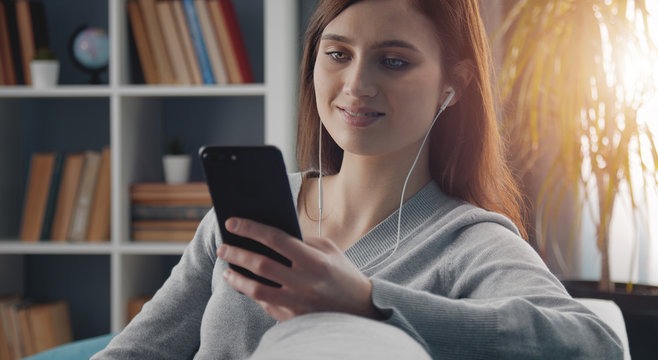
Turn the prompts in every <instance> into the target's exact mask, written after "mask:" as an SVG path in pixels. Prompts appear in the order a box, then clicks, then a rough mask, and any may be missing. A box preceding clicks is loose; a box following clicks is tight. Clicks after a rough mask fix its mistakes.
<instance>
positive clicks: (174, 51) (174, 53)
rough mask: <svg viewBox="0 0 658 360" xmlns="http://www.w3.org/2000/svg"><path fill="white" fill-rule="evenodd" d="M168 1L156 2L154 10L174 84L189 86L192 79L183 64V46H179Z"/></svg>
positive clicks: (158, 0)
mask: <svg viewBox="0 0 658 360" xmlns="http://www.w3.org/2000/svg"><path fill="white" fill-rule="evenodd" d="M169 3H170V1H168V0H157V1H156V3H155V8H156V10H157V12H158V19H159V20H160V25H161V28H162V33H163V35H164V39H165V48H166V49H167V54H169V59H170V60H171V64H172V68H173V70H174V79H175V83H176V84H182V85H190V84H191V83H192V79H191V77H190V75H189V74H188V72H187V65H186V64H185V55H184V52H183V45H182V44H181V40H180V35H179V34H178V31H177V27H176V22H175V20H174V14H173V12H172V9H171V6H170V4H169Z"/></svg>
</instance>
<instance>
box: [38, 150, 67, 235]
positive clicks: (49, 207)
mask: <svg viewBox="0 0 658 360" xmlns="http://www.w3.org/2000/svg"><path fill="white" fill-rule="evenodd" d="M63 158H64V157H63V156H62V154H61V153H55V160H54V165H53V174H52V177H51V180H50V189H49V191H48V200H47V201H46V210H45V212H44V214H43V226H42V228H41V240H42V241H43V240H50V234H51V232H52V229H53V218H54V217H55V206H56V205H57V195H58V194H59V186H60V181H61V178H62V164H63V162H64V160H63Z"/></svg>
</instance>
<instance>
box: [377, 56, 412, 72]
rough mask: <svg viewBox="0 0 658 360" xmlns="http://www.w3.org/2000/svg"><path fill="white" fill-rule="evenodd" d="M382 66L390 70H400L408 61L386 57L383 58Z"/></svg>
mask: <svg viewBox="0 0 658 360" xmlns="http://www.w3.org/2000/svg"><path fill="white" fill-rule="evenodd" d="M383 64H384V66H386V67H387V68H389V69H392V70H400V69H403V68H404V67H405V66H407V65H408V64H409V63H408V62H406V61H404V60H402V59H397V58H386V59H384V60H383Z"/></svg>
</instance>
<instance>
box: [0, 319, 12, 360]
mask: <svg viewBox="0 0 658 360" xmlns="http://www.w3.org/2000/svg"><path fill="white" fill-rule="evenodd" d="M0 321H2V314H0ZM11 357H12V354H11V353H10V352H9V341H8V340H7V335H5V329H4V327H3V326H2V322H0V359H10V358H11Z"/></svg>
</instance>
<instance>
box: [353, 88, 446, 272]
mask: <svg viewBox="0 0 658 360" xmlns="http://www.w3.org/2000/svg"><path fill="white" fill-rule="evenodd" d="M451 90H452V89H451ZM454 95H455V92H454V90H452V91H451V92H450V94H449V95H448V97H447V98H446V101H445V102H444V103H443V105H441V108H440V109H439V111H438V112H437V113H436V115H435V116H434V120H432V124H431V125H430V127H429V129H427V132H426V133H425V137H424V138H423V142H422V143H421V144H420V148H419V149H418V153H416V158H415V159H414V162H413V164H411V168H410V169H409V172H408V173H407V177H406V178H405V180H404V185H403V186H402V194H401V195H400V207H399V208H398V231H397V236H396V238H395V246H394V247H393V250H392V251H391V253H390V254H388V256H387V257H385V258H384V259H382V260H380V261H377V262H376V263H374V264H372V265H370V266H368V267H367V268H365V269H361V271H367V270H370V269H372V268H374V267H375V266H377V265H379V264H381V263H384V262H386V261H387V260H388V259H390V258H391V257H392V256H393V255H394V254H395V252H396V251H397V250H398V247H399V246H400V228H401V225H402V205H403V204H404V194H405V192H406V191H407V184H408V183H409V179H410V178H411V173H412V172H413V171H414V168H415V167H416V163H418V159H419V158H420V154H421V153H422V151H423V147H425V143H426V142H427V138H428V137H429V135H430V132H431V131H432V128H433V127H434V123H436V120H438V119H439V115H441V113H442V112H443V110H445V109H446V107H448V104H449V103H450V101H452V98H453V96H454Z"/></svg>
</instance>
